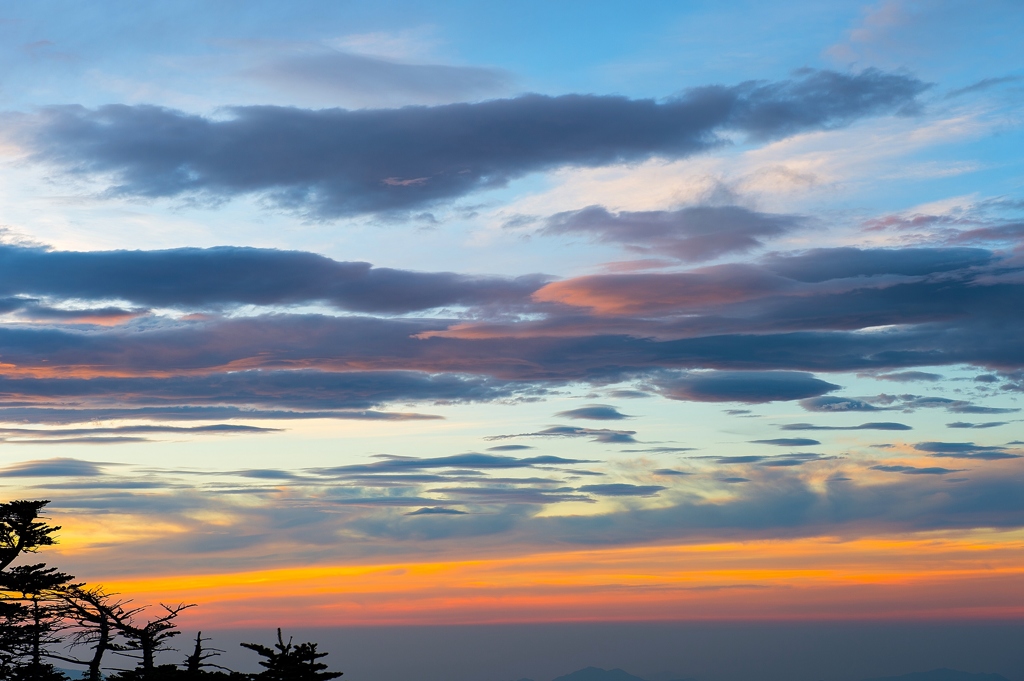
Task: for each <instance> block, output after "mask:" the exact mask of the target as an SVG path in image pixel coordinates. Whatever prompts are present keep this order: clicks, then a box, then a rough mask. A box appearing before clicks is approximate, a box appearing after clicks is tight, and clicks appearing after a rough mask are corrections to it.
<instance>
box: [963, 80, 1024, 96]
mask: <svg viewBox="0 0 1024 681" xmlns="http://www.w3.org/2000/svg"><path fill="white" fill-rule="evenodd" d="M1020 80H1022V78H1021V76H999V77H996V78H982V79H981V80H978V81H975V82H973V83H971V84H970V85H965V86H964V87H961V88H957V89H955V90H950V91H949V92H947V93H946V99H952V98H954V97H961V96H963V95H968V94H974V93H975V92H982V91H984V90H991V89H992V88H995V87H998V86H1000V85H1006V84H1007V83H1016V82H1019V81H1020Z"/></svg>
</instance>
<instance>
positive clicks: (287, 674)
mask: <svg viewBox="0 0 1024 681" xmlns="http://www.w3.org/2000/svg"><path fill="white" fill-rule="evenodd" d="M240 645H241V646H242V647H243V648H248V649H249V650H253V651H255V652H256V653H258V654H259V655H261V656H262V657H263V658H265V659H263V660H260V666H261V667H263V668H264V671H263V672H261V673H260V674H258V675H257V676H256V678H257V679H260V680H261V681H328V680H329V679H336V678H338V677H339V676H341V675H342V672H328V671H324V670H326V669H327V665H326V664H324V663H322V662H318V661H317V660H319V659H320V658H322V657H326V656H327V653H318V652H317V651H316V644H315V643H300V644H298V645H293V644H292V639H291V638H289V639H288V643H285V642H284V638H283V637H282V636H281V630H280V629H278V630H277V643H275V644H274V647H273V648H268V647H267V646H264V645H260V644H259V643H242V644H240ZM275 648H276V650H275Z"/></svg>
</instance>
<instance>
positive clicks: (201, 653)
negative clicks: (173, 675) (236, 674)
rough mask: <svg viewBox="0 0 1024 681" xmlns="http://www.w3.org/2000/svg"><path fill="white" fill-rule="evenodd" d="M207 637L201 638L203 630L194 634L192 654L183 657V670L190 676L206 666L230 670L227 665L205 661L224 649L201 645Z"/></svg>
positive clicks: (195, 675)
mask: <svg viewBox="0 0 1024 681" xmlns="http://www.w3.org/2000/svg"><path fill="white" fill-rule="evenodd" d="M209 640H210V639H208V638H203V632H201V631H200V632H198V633H197V634H196V644H195V647H194V648H193V649H192V654H191V655H189V656H188V657H186V658H185V672H186V673H187V674H188V675H189V676H192V677H198V676H199V674H200V672H202V671H204V670H205V669H206V668H207V667H212V668H214V669H220V670H222V671H226V672H230V671H231V670H230V669H228V668H227V667H222V666H220V665H219V664H213V663H212V662H207V660H209V659H211V658H214V657H217V656H218V655H220V654H221V653H223V652H224V651H223V650H221V649H220V648H207V647H205V646H203V644H204V643H205V642H206V641H209Z"/></svg>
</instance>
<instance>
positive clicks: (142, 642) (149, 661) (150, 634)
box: [110, 603, 195, 678]
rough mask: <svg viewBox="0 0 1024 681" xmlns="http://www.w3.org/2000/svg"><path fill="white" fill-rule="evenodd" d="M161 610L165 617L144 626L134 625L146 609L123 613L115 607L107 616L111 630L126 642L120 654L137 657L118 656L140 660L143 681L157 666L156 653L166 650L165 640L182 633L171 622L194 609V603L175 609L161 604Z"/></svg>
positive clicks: (178, 606)
mask: <svg viewBox="0 0 1024 681" xmlns="http://www.w3.org/2000/svg"><path fill="white" fill-rule="evenodd" d="M160 607H161V608H163V609H164V611H165V613H166V614H164V615H162V616H160V617H156V618H154V619H151V620H149V621H147V622H145V623H144V624H143V623H139V622H137V621H136V619H135V618H136V616H137V615H139V614H141V613H142V612H143V611H144V610H145V608H133V609H131V610H124V609H122V608H121V607H120V606H118V607H117V608H115V609H113V610H112V611H111V613H110V615H111V623H112V624H113V626H114V629H116V630H117V631H118V633H120V634H121V636H123V637H124V638H125V639H126V640H127V641H128V643H127V644H126V645H125V646H124V648H123V650H125V651H135V652H136V653H137V654H133V653H131V652H119V654H120V655H125V656H127V657H132V658H135V659H137V660H139V670H140V671H141V672H142V678H148V677H150V676H152V675H153V670H154V669H155V666H156V665H155V663H154V655H155V654H156V652H157V651H159V650H164V649H165V648H166V647H167V639H169V638H171V637H172V636H177V635H178V634H180V633H181V632H180V631H178V625H177V624H175V623H174V621H173V620H174V619H175V618H176V617H177V616H178V614H179V613H181V611H182V610H187V609H188V608H194V607H195V603H190V604H188V605H185V604H184V603H180V604H178V605H174V606H171V605H165V604H163V603H161V604H160Z"/></svg>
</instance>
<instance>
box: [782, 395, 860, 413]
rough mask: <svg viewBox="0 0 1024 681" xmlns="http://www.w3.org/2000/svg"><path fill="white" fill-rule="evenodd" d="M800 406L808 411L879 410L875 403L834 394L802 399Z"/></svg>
mask: <svg viewBox="0 0 1024 681" xmlns="http://www.w3.org/2000/svg"><path fill="white" fill-rule="evenodd" d="M800 406H801V407H803V408H804V409H806V410H807V411H818V412H846V411H878V407H876V406H875V405H873V404H869V403H867V402H865V401H864V400H856V399H853V398H852V397H836V396H832V395H828V396H825V397H812V398H808V399H806V400H801V401H800Z"/></svg>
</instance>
